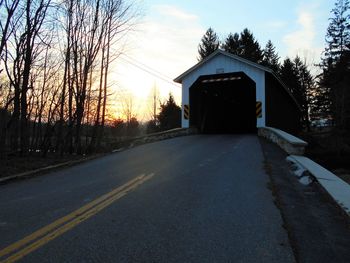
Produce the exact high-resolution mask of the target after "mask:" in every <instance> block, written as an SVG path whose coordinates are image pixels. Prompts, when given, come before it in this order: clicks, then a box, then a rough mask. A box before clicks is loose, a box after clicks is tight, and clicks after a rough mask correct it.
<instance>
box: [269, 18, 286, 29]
mask: <svg viewBox="0 0 350 263" xmlns="http://www.w3.org/2000/svg"><path fill="white" fill-rule="evenodd" d="M286 24H287V22H286V21H278V20H275V21H268V22H266V23H265V27H267V28H269V29H270V30H279V29H282V28H284V27H285V26H286Z"/></svg>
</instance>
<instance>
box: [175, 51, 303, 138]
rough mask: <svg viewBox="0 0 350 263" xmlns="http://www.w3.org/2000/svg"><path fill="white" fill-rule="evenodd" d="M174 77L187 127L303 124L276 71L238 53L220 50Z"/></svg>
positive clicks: (292, 128)
mask: <svg viewBox="0 0 350 263" xmlns="http://www.w3.org/2000/svg"><path fill="white" fill-rule="evenodd" d="M174 81H175V82H178V83H181V84H182V127H183V128H188V127H197V128H198V129H199V131H201V132H209V133H216V132H250V131H255V130H256V128H257V127H265V126H271V127H275V128H279V129H282V130H285V131H289V132H291V133H294V132H296V131H298V130H299V129H300V107H299V106H298V104H297V102H296V100H295V99H294V97H293V96H292V95H291V94H290V92H289V91H288V89H287V88H286V87H285V86H284V84H283V83H282V82H281V81H280V80H279V78H278V77H277V76H276V75H275V73H274V72H273V71H272V70H271V69H269V68H266V67H263V66H261V65H259V64H256V63H253V62H251V61H249V60H246V59H243V58H241V57H239V56H236V55H233V54H230V53H227V52H225V51H222V50H217V51H215V52H214V53H213V54H211V55H210V56H208V57H207V58H206V59H204V60H202V61H200V62H199V63H198V64H196V65H194V66H193V67H191V68H190V69H188V70H187V71H186V72H184V73H183V74H181V75H180V76H178V77H177V78H176V79H175V80H174Z"/></svg>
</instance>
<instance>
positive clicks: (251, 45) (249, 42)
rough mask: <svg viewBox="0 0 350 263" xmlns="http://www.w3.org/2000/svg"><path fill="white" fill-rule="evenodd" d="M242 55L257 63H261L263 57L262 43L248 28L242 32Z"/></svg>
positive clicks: (240, 43)
mask: <svg viewBox="0 0 350 263" xmlns="http://www.w3.org/2000/svg"><path fill="white" fill-rule="evenodd" d="M239 45H240V52H239V53H240V54H239V55H240V56H241V57H243V58H246V59H248V60H250V61H253V62H255V63H261V62H262V59H263V52H262V50H261V47H260V44H259V43H258V41H257V40H255V37H254V36H253V33H251V32H250V31H249V30H248V29H247V28H245V29H244V30H243V31H242V32H241V34H240V40H239Z"/></svg>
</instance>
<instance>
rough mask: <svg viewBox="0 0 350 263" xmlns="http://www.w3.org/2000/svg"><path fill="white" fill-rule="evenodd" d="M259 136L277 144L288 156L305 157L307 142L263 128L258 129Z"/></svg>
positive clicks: (280, 131)
mask: <svg viewBox="0 0 350 263" xmlns="http://www.w3.org/2000/svg"><path fill="white" fill-rule="evenodd" d="M258 135H259V136H261V137H264V138H266V139H268V140H270V141H272V142H274V143H276V144H277V145H278V146H279V147H281V148H282V149H283V150H284V151H285V152H286V153H288V154H294V155H303V154H304V153H305V147H306V146H307V142H305V141H303V140H301V139H299V138H297V137H295V136H293V135H291V134H289V133H286V132H284V131H282V130H279V129H276V128H272V127H261V128H258Z"/></svg>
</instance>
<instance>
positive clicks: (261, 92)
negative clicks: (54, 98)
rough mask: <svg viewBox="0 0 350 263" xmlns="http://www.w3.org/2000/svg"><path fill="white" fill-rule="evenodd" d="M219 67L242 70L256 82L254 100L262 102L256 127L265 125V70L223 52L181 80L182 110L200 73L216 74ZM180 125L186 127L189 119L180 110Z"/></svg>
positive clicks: (232, 70)
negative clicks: (260, 114)
mask: <svg viewBox="0 0 350 263" xmlns="http://www.w3.org/2000/svg"><path fill="white" fill-rule="evenodd" d="M219 68H223V69H224V73H232V72H239V71H242V72H244V73H245V74H246V75H247V76H248V77H250V78H251V79H252V80H253V81H255V83H256V101H261V102H262V105H263V107H262V118H258V119H257V127H265V71H264V70H261V69H258V68H256V67H253V66H251V65H248V64H246V63H243V62H241V61H238V60H235V59H233V58H230V57H227V56H225V55H223V54H218V55H217V56H215V57H213V58H212V59H210V60H209V61H207V62H206V63H204V64H203V65H201V66H200V67H198V68H197V69H195V70H194V71H192V72H191V73H190V74H188V75H187V76H185V77H184V79H183V80H182V110H183V105H184V104H189V88H190V87H191V86H192V84H193V83H194V82H195V81H196V80H197V79H198V77H200V76H202V75H211V74H216V70H217V69H219ZM182 127H183V128H188V127H189V121H188V120H185V119H184V115H183V112H182Z"/></svg>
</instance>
